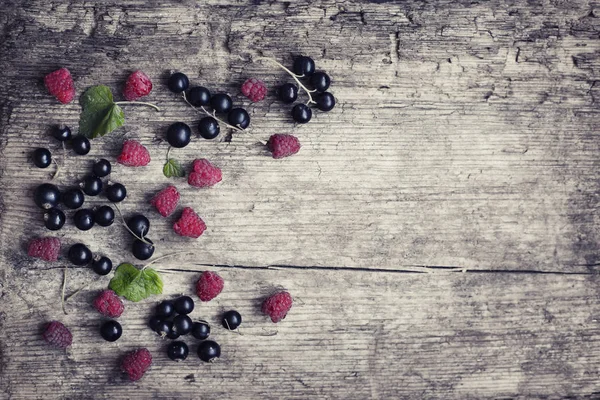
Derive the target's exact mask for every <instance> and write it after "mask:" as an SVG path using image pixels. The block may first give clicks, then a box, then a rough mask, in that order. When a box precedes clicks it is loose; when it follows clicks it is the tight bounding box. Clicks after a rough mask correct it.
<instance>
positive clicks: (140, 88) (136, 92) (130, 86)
mask: <svg viewBox="0 0 600 400" xmlns="http://www.w3.org/2000/svg"><path fill="white" fill-rule="evenodd" d="M151 91H152V81H151V80H150V78H148V75H146V74H145V73H143V72H142V71H135V72H134V73H132V74H131V75H129V78H127V82H125V87H124V88H123V96H124V97H125V100H129V101H133V100H137V99H139V98H140V97H144V96H147V95H149V94H150V92H151Z"/></svg>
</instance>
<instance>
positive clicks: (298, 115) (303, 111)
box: [292, 104, 312, 124]
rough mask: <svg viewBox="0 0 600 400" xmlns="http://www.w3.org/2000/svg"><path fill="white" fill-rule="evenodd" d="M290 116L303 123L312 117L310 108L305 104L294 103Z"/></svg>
mask: <svg viewBox="0 0 600 400" xmlns="http://www.w3.org/2000/svg"><path fill="white" fill-rule="evenodd" d="M292 118H294V121H296V122H297V123H299V124H305V123H307V122H308V121H310V119H311V118H312V110H311V109H310V107H309V106H307V105H306V104H296V105H295V106H294V108H292Z"/></svg>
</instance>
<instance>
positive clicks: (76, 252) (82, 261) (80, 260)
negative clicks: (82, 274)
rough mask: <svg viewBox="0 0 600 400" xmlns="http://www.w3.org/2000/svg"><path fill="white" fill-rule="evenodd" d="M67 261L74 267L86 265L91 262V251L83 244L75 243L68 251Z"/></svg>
mask: <svg viewBox="0 0 600 400" xmlns="http://www.w3.org/2000/svg"><path fill="white" fill-rule="evenodd" d="M69 261H71V262H72V263H73V264H75V265H80V266H81V265H87V264H89V263H90V261H92V251H91V250H90V249H88V247H87V246H86V245H85V244H82V243H76V244H74V245H73V246H71V248H70V249H69Z"/></svg>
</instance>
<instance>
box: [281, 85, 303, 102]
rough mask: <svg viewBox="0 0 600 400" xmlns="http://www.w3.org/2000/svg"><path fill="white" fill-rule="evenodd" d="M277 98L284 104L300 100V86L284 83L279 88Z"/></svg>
mask: <svg viewBox="0 0 600 400" xmlns="http://www.w3.org/2000/svg"><path fill="white" fill-rule="evenodd" d="M277 96H278V97H279V100H281V101H283V102H284V103H286V104H291V103H293V102H295V101H296V99H297V98H298V86H296V85H294V84H293V83H284V84H283V85H281V86H279V88H277Z"/></svg>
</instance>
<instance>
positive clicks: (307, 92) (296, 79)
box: [258, 57, 317, 105]
mask: <svg viewBox="0 0 600 400" xmlns="http://www.w3.org/2000/svg"><path fill="white" fill-rule="evenodd" d="M258 60H265V61H271V62H272V63H274V64H275V65H277V66H278V67H279V68H281V69H282V70H284V71H285V72H287V73H288V74H289V75H290V76H291V77H292V78H294V80H295V81H296V83H297V84H298V86H300V87H301V88H302V90H304V91H305V92H306V94H307V95H308V101H307V102H306V105H309V104H316V103H317V102H316V101H314V100H313V98H312V95H311V93H314V92H316V90H309V89H308V88H307V87H306V86H304V84H303V83H302V82H300V80H299V79H298V78H302V77H304V75H296V74H295V73H293V72H292V71H290V70H289V69H287V68H286V67H285V66H283V64H281V63H280V62H278V61H277V60H275V59H273V58H269V57H258Z"/></svg>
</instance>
